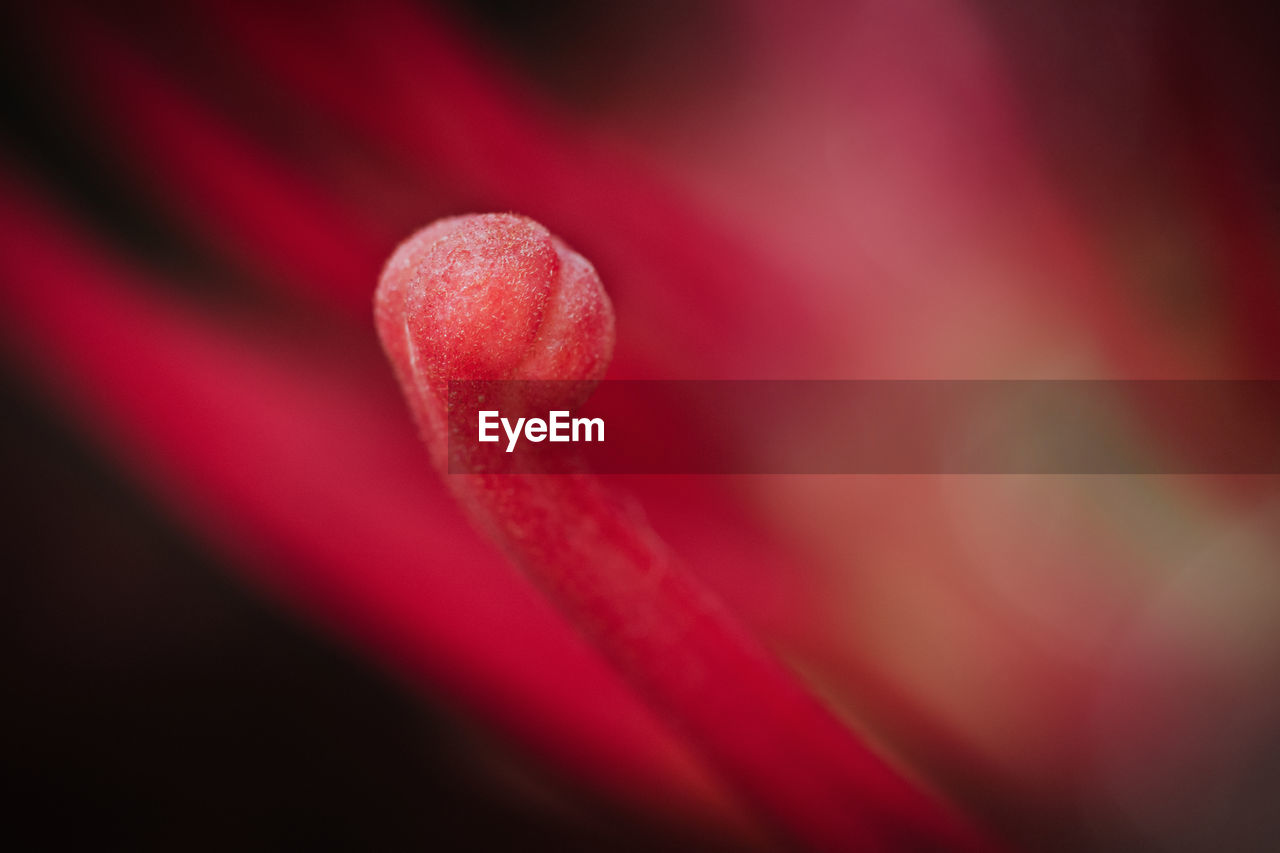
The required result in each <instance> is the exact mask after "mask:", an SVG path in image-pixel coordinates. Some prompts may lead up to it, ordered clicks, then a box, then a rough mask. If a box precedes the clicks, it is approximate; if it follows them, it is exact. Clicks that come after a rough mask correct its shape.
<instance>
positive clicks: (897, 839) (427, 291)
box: [377, 216, 988, 850]
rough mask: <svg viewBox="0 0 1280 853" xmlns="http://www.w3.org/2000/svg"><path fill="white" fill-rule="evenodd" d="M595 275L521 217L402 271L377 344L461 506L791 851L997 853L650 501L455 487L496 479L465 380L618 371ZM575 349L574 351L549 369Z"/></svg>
mask: <svg viewBox="0 0 1280 853" xmlns="http://www.w3.org/2000/svg"><path fill="white" fill-rule="evenodd" d="M581 263H582V262H581V259H580V258H579V257H578V256H577V255H575V254H574V253H572V252H571V251H570V250H568V249H567V248H565V247H564V246H563V244H560V243H559V241H557V240H555V238H553V237H551V236H550V234H548V233H547V232H546V231H545V229H542V228H541V227H540V226H538V225H536V224H535V223H532V222H531V221H529V220H524V219H521V218H519V217H514V216H480V217H467V218H463V219H456V220H446V221H442V222H441V223H437V224H436V225H434V226H431V227H429V228H427V229H425V230H424V231H423V232H421V233H420V234H419V235H418V236H416V237H415V238H414V239H412V240H410V241H409V242H408V243H406V244H405V245H404V246H402V247H401V249H400V250H398V251H397V253H396V255H395V256H393V258H392V259H391V261H390V262H389V263H388V265H387V269H386V271H385V272H384V274H383V279H382V282H381V285H380V287H379V293H378V298H377V322H378V330H379V333H380V335H381V337H382V340H383V346H384V348H385V349H386V350H387V353H388V356H389V357H390V359H391V361H392V365H393V367H394V368H395V370H396V373H397V374H398V376H399V377H400V380H401V385H402V387H403V389H404V391H405V394H406V396H407V398H408V401H409V404H410V407H411V409H412V410H413V412H414V414H415V417H416V419H417V421H418V423H419V426H420V428H421V430H422V433H423V438H424V441H425V442H426V444H427V446H428V448H429V449H430V450H431V454H432V457H433V459H434V460H435V463H436V465H437V467H438V468H440V470H441V472H442V473H443V474H445V479H446V481H447V483H448V485H449V486H450V488H451V489H452V490H453V492H454V494H455V495H456V496H457V497H458V498H459V500H460V501H461V502H462V504H463V505H464V506H465V507H466V508H467V509H468V510H469V511H470V512H471V514H472V515H473V517H474V518H475V519H476V520H477V521H478V522H479V523H480V524H481V525H482V526H483V527H485V528H486V529H488V530H489V531H490V532H491V533H492V534H493V535H494V536H495V538H496V539H497V540H498V542H499V543H500V544H501V545H502V546H503V547H504V548H505V549H506V550H507V552H508V553H509V554H510V555H511V556H512V557H513V558H514V559H515V560H516V561H517V562H518V563H519V564H520V565H521V567H522V568H524V569H525V571H526V572H528V573H529V574H530V576H531V577H532V578H533V579H534V580H535V581H536V582H538V583H539V584H540V585H541V586H542V587H543V588H544V589H546V590H547V592H548V594H549V595H550V596H551V597H552V598H553V600H554V601H555V602H556V603H557V604H558V605H559V606H560V607H561V608H562V609H563V610H564V611H565V612H566V613H567V614H568V615H569V616H570V618H571V619H573V620H574V621H576V622H577V623H578V624H579V626H580V627H581V628H582V630H583V631H584V632H585V633H586V634H587V635H588V636H589V637H590V638H591V639H592V640H593V641H594V642H595V643H596V644H597V645H598V647H599V648H600V649H601V651H602V652H603V653H604V654H605V656H606V657H607V658H608V659H609V660H610V661H611V662H612V663H613V665H614V666H615V667H616V668H617V669H618V670H619V672H621V673H622V674H623V676H624V677H625V678H626V680H627V681H628V682H629V683H631V684H632V685H633V686H634V687H635V689H636V690H637V691H638V692H639V693H640V694H641V695H642V696H644V697H646V698H647V699H648V700H649V701H650V702H651V703H652V704H653V706H654V707H655V708H657V709H659V710H660V711H661V712H663V713H664V714H665V715H666V716H667V717H668V718H669V719H670V720H671V721H672V722H673V723H674V724H675V725H676V727H677V728H679V729H680V730H682V731H683V732H684V733H685V735H686V737H688V739H689V740H690V742H691V743H693V744H694V745H695V746H696V747H697V748H698V749H699V750H701V752H702V753H703V755H704V756H705V757H706V758H707V760H708V761H709V762H710V763H711V765H712V766H713V767H715V768H717V769H718V770H719V771H720V772H721V774H722V776H723V778H724V779H725V781H726V783H728V784H730V785H732V786H734V787H735V788H736V789H737V790H738V792H739V793H741V794H742V795H743V796H744V797H746V798H747V799H748V800H749V801H750V802H751V803H752V804H754V805H755V806H756V807H757V808H759V809H760V810H761V811H762V812H763V813H764V814H765V815H767V816H768V817H769V818H770V819H771V820H772V821H773V822H774V824H775V825H776V826H778V827H779V828H781V829H783V830H784V831H786V832H788V833H789V834H790V835H791V836H792V837H794V838H796V839H798V840H800V841H802V842H803V843H805V844H807V845H809V846H811V847H812V848H814V849H818V850H873V849H900V848H901V846H902V845H907V846H926V847H931V848H942V849H951V850H963V849H986V848H987V847H988V844H987V843H986V842H985V841H984V840H983V839H981V837H980V836H979V835H978V834H977V833H976V832H975V831H974V830H973V829H972V828H970V827H969V826H967V825H966V824H965V822H964V821H963V820H962V819H961V818H960V817H959V816H957V815H956V814H954V813H952V812H951V811H950V810H949V809H948V808H947V807H946V806H944V805H943V804H942V803H941V802H940V801H938V800H936V799H934V798H933V797H932V796H930V795H929V794H926V793H925V792H923V791H922V790H921V789H920V788H918V787H916V786H915V785H913V784H912V783H910V782H908V781H907V780H906V779H905V778H904V777H903V775H902V774H901V772H900V771H898V770H897V769H895V768H893V767H892V766H891V765H890V764H889V763H888V762H887V761H886V760H885V759H884V758H882V757H881V756H879V755H877V754H876V753H875V752H874V751H872V750H871V749H870V748H869V747H868V746H867V745H865V744H864V743H862V742H861V741H859V740H858V739H857V738H856V737H855V736H854V735H853V734H852V732H851V731H850V730H849V729H847V728H846V727H845V726H844V725H843V724H842V723H840V722H839V721H838V720H837V719H836V718H835V717H834V716H833V715H832V714H831V713H830V712H829V711H828V710H827V709H826V708H825V707H823V706H822V705H821V704H820V703H819V702H818V701H816V700H815V698H814V697H813V696H812V695H811V694H810V693H809V692H808V691H807V690H805V689H804V688H803V687H802V686H801V685H800V684H799V683H798V682H797V680H796V679H795V677H794V676H793V675H792V674H790V673H789V672H787V671H786V670H785V669H784V668H783V667H782V666H781V665H780V664H779V663H778V662H777V661H776V660H775V659H774V658H773V657H772V656H771V655H769V654H768V653H767V652H766V651H765V650H764V649H763V648H762V647H761V646H760V645H759V644H758V643H756V642H755V641H754V640H753V639H752V638H751V637H750V636H749V635H748V634H747V632H746V631H745V630H744V629H743V628H742V627H741V626H740V625H739V623H738V622H737V621H736V619H735V618H734V617H733V616H731V615H730V614H729V613H728V612H727V611H726V610H725V608H724V607H723V606H722V605H721V604H720V602H719V601H718V600H717V599H716V597H715V596H714V595H713V594H712V593H711V592H709V591H708V590H707V589H705V588H704V587H703V586H702V585H701V584H700V583H699V582H698V581H697V580H695V579H694V578H693V577H692V576H691V575H690V574H689V573H688V572H687V571H686V570H685V569H684V568H683V567H682V566H680V565H679V562H678V561H677V560H676V559H675V557H674V556H673V555H672V554H671V553H670V552H669V551H668V550H667V549H666V548H665V547H664V545H663V543H662V542H661V541H660V540H659V538H658V536H657V535H656V534H655V533H654V532H653V531H652V530H651V529H650V527H649V526H648V524H647V522H645V520H644V517H643V513H642V512H640V510H639V508H638V507H637V506H636V505H635V504H634V503H632V502H629V501H627V500H625V499H624V498H620V497H619V496H617V495H615V494H612V493H611V492H610V491H609V490H607V489H606V488H605V487H604V486H603V485H602V484H601V483H600V482H598V481H597V480H596V479H595V478H593V477H591V476H589V475H580V474H562V473H561V474H558V475H557V476H542V475H540V474H520V475H496V474H479V473H473V474H460V475H448V474H447V471H448V470H449V469H448V464H449V462H452V463H453V465H454V466H455V470H456V469H457V467H458V466H461V467H462V469H463V470H471V471H478V470H484V466H483V464H482V463H483V460H482V458H481V456H480V454H479V453H475V452H471V451H468V450H465V449H459V447H460V446H462V447H465V445H459V444H455V445H454V447H453V448H452V449H451V448H450V447H449V444H448V428H447V426H446V425H447V411H448V381H449V380H450V379H486V380H490V379H496V380H505V379H552V378H554V379H573V380H593V379H596V378H598V377H599V376H600V375H601V374H602V373H603V368H602V360H604V359H607V357H608V354H609V352H610V351H611V349H612V334H613V332H612V323H611V319H612V318H611V308H610V306H609V304H608V301H607V298H606V297H604V295H603V290H602V289H601V287H600V283H599V279H598V277H596V276H595V274H594V271H593V270H590V268H589V267H587V268H586V270H585V272H584V270H583V268H582V267H581V265H580V264H581ZM592 290H594V294H588V293H587V291H592ZM584 294H586V295H584ZM567 302H573V303H574V304H575V305H576V306H577V307H576V308H575V309H574V310H572V311H570V310H567V309H566V308H565V304H566V303H567ZM583 305H587V306H588V307H587V308H585V309H583V308H582V306H583ZM566 316H570V317H572V318H573V322H565V321H564V318H565V317H566ZM602 317H603V318H604V319H603V320H602ZM565 350H568V351H571V352H572V353H574V355H573V356H572V357H569V358H563V357H558V358H556V359H555V360H551V361H549V360H548V357H547V354H548V353H549V352H562V351H565ZM450 453H452V457H450ZM548 473H550V472H548Z"/></svg>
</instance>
